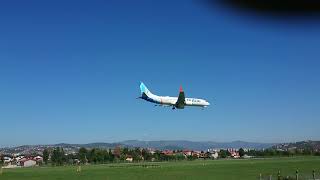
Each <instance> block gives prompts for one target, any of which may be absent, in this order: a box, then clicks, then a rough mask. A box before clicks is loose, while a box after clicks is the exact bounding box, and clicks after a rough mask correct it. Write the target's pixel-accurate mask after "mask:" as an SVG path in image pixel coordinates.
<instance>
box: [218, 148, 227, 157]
mask: <svg viewBox="0 0 320 180" xmlns="http://www.w3.org/2000/svg"><path fill="white" fill-rule="evenodd" d="M219 156H220V157H221V158H226V157H228V151H227V150H224V149H221V150H220V152H219Z"/></svg>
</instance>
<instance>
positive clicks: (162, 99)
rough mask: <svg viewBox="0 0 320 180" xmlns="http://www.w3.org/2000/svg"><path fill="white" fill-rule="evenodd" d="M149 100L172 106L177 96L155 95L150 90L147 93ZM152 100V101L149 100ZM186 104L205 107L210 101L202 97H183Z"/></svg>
mask: <svg viewBox="0 0 320 180" xmlns="http://www.w3.org/2000/svg"><path fill="white" fill-rule="evenodd" d="M147 95H148V97H149V98H150V100H153V101H154V103H158V104H162V105H170V106H173V105H175V104H176V102H177V100H178V97H170V96H157V95H154V94H152V93H150V92H148V93H147ZM151 102H152V101H151ZM185 105H186V106H201V107H206V106H209V105H210V103H209V102H207V101H206V100H204V99H197V98H185Z"/></svg>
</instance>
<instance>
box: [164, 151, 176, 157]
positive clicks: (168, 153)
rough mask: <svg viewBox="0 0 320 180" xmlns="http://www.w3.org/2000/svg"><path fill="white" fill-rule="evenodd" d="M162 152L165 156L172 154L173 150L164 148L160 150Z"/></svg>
mask: <svg viewBox="0 0 320 180" xmlns="http://www.w3.org/2000/svg"><path fill="white" fill-rule="evenodd" d="M162 153H163V154H164V155H167V156H172V155H174V153H173V151H171V150H164V151H162Z"/></svg>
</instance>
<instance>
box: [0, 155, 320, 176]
mask: <svg viewBox="0 0 320 180" xmlns="http://www.w3.org/2000/svg"><path fill="white" fill-rule="evenodd" d="M296 169H299V175H300V177H301V178H299V179H309V178H311V177H312V170H313V169H315V170H316V173H317V174H316V175H317V178H320V174H319V173H320V158H319V157H295V158H274V159H251V160H198V161H182V162H161V163H129V164H127V163H126V164H124V163H122V164H107V165H87V166H82V171H81V172H80V173H78V172H76V167H74V166H66V167H34V168H20V169H4V170H3V174H2V175H0V179H1V180H2V179H8V180H16V179H17V180H18V179H24V180H29V179H32V180H43V179H46V180H51V179H52V180H53V179H55V180H62V179H68V180H72V179H75V180H82V179H103V180H109V179H117V180H118V179H119V180H127V179H128V180H129V179H130V180H138V179H139V180H143V179H146V180H150V179H165V180H170V179H172V180H179V179H185V180H191V179H194V180H200V179H211V180H212V179H237V180H241V179H245V180H248V179H259V174H260V173H262V176H263V177H264V179H267V177H269V175H270V174H272V176H273V178H272V179H276V177H277V172H278V170H280V171H281V174H282V175H285V176H287V175H291V176H294V175H295V171H296Z"/></svg>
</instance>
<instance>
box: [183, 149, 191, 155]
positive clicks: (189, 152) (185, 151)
mask: <svg viewBox="0 0 320 180" xmlns="http://www.w3.org/2000/svg"><path fill="white" fill-rule="evenodd" d="M183 154H184V155H185V156H192V151H190V150H184V151H183Z"/></svg>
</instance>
